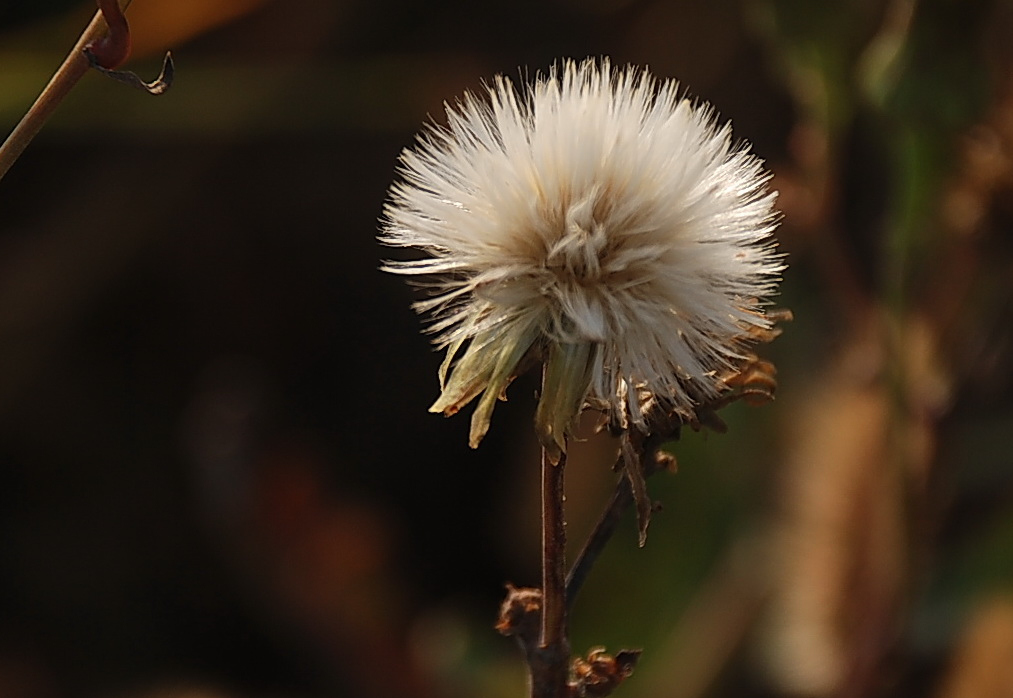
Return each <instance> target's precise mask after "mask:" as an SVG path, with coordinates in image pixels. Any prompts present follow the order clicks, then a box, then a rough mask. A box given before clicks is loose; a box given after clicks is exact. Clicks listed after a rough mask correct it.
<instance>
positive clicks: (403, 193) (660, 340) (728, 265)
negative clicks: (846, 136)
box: [380, 60, 784, 449]
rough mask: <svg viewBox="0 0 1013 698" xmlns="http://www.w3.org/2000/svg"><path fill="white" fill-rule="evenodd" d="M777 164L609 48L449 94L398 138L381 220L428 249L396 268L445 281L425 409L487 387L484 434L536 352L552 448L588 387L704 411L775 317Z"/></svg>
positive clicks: (623, 413) (451, 405) (637, 415)
mask: <svg viewBox="0 0 1013 698" xmlns="http://www.w3.org/2000/svg"><path fill="white" fill-rule="evenodd" d="M769 179H770V175H769V174H768V173H767V171H766V170H765V169H764V167H763V163H762V162H761V161H760V160H759V159H758V158H757V157H755V156H754V155H752V154H751V153H750V152H749V150H748V148H747V147H746V146H744V145H741V144H736V143H734V142H733V141H732V134H731V129H730V127H729V126H728V125H719V124H718V123H717V121H716V119H715V116H714V113H713V111H712V109H711V108H710V107H709V106H707V105H705V104H696V103H694V102H692V101H690V100H689V99H687V98H686V97H684V96H683V95H682V94H681V93H680V91H679V88H678V85H677V84H676V83H675V82H674V81H671V80H666V81H659V80H656V79H655V78H654V77H652V76H651V75H650V74H649V73H648V72H646V71H640V70H636V69H633V68H627V69H615V68H613V67H612V66H611V65H610V63H609V62H608V61H607V60H602V61H593V60H586V61H583V62H580V63H576V62H573V61H565V62H563V63H561V64H559V65H557V66H556V67H554V68H552V69H551V70H550V71H549V72H548V74H547V75H543V76H540V77H538V78H536V79H535V81H534V82H533V84H531V85H530V86H528V87H527V88H526V89H523V90H518V89H517V88H515V87H514V85H513V84H512V83H511V81H510V80H509V79H507V78H505V77H497V78H496V79H495V80H494V81H493V82H492V84H490V85H488V86H487V88H486V93H485V95H484V96H483V97H481V98H480V97H476V96H474V95H472V94H466V95H465V96H464V97H463V98H462V99H461V100H460V101H459V102H457V103H455V104H453V105H448V106H447V124H446V126H445V127H441V126H430V127H429V128H427V129H426V130H425V131H423V132H422V133H421V134H420V136H419V137H418V140H417V142H416V144H415V145H414V147H411V148H408V149H406V150H405V151H404V153H403V154H402V156H401V161H400V168H399V179H398V180H397V181H396V182H395V183H394V185H392V187H391V190H390V196H389V200H388V203H387V205H386V207H385V210H384V219H383V223H382V233H381V236H380V238H381V240H382V241H383V242H384V243H386V244H388V245H391V246H395V247H411V248H417V249H419V250H422V251H423V252H424V253H425V255H426V256H425V257H423V258H422V259H417V260H412V261H398V262H389V263H387V264H386V265H385V267H384V268H385V269H387V270H388V271H392V272H396V273H399V274H406V275H412V276H417V277H422V278H425V279H427V280H428V281H429V283H430V284H431V285H432V286H433V288H434V290H435V293H434V294H433V295H432V296H431V297H429V298H427V299H426V300H423V301H421V302H419V303H417V304H416V307H417V309H418V310H419V311H420V312H423V313H427V314H428V315H430V317H431V318H432V324H431V325H430V330H431V331H432V332H433V334H434V336H435V339H436V342H437V344H438V345H439V346H440V347H442V348H445V349H446V351H447V356H446V360H445V362H444V366H443V367H442V368H441V372H440V379H441V386H442V394H441V397H440V399H439V400H437V401H436V403H435V404H434V405H433V408H432V409H433V410H434V411H438V412H444V413H447V414H452V413H455V412H457V411H458V410H459V409H460V408H461V407H462V406H464V405H465V404H467V403H468V402H470V401H471V400H473V399H475V398H479V404H478V406H477V408H476V411H475V414H474V416H473V420H472V438H471V441H472V445H473V446H474V445H477V443H478V441H480V440H481V438H482V436H483V435H484V434H485V431H486V430H487V429H488V426H489V418H490V415H491V412H492V408H493V406H494V404H495V400H496V399H497V398H499V397H500V396H501V395H502V393H503V391H504V390H505V388H506V386H507V384H508V383H509V382H510V380H511V379H512V378H513V377H514V376H515V375H516V372H517V371H518V370H519V367H520V366H521V364H522V362H523V360H524V359H525V358H526V357H528V356H531V355H532V354H533V353H534V354H537V355H538V356H539V358H541V360H542V361H544V362H545V363H546V366H547V374H546V375H547V383H546V386H545V387H544V388H543V393H542V395H541V398H540V404H539V411H538V415H537V416H536V426H537V428H538V430H539V434H540V436H541V437H542V439H543V442H549V443H552V444H555V445H556V446H558V447H559V448H560V449H563V448H565V440H564V437H565V435H566V433H567V431H568V430H569V428H570V425H571V423H572V422H573V420H574V419H575V418H576V416H577V415H578V414H579V412H580V410H581V409H582V407H583V406H585V405H587V404H590V405H593V406H595V407H599V408H602V409H605V410H607V411H608V412H609V413H610V414H612V415H613V416H619V417H621V418H622V421H623V422H624V423H625V422H629V423H632V424H634V425H642V424H643V408H644V406H645V404H646V403H647V402H648V401H650V402H653V403H662V404H664V405H665V406H666V407H668V408H669V409H673V410H675V411H677V412H680V413H682V414H684V415H686V416H692V415H693V410H694V407H695V405H696V402H697V401H698V400H699V399H701V398H706V397H709V396H713V395H715V394H716V393H717V391H718V389H719V386H718V385H717V379H716V378H715V376H716V375H717V373H718V372H719V371H721V370H723V369H727V368H728V367H730V366H731V365H733V364H734V362H735V361H736V359H738V358H739V357H741V352H742V349H743V347H744V344H745V343H747V340H746V337H747V336H748V332H749V330H750V328H767V327H769V325H770V323H769V321H768V319H767V318H766V317H765V315H764V312H763V308H764V307H765V306H766V304H767V303H768V302H769V299H770V298H771V296H772V295H773V294H774V293H775V292H776V288H777V283H778V277H779V274H780V272H781V271H782V270H783V267H784V265H783V263H782V258H781V256H780V255H779V254H778V253H777V252H776V250H775V244H774V241H773V238H772V234H773V231H774V229H775V228H776V225H777V221H778V216H777V213H776V211H775V209H774V200H775V196H776V195H775V193H773V192H771V191H769V190H768V187H767V185H768V182H769ZM554 370H555V373H553V371H554ZM550 375H556V376H557V377H556V378H555V379H554V380H555V381H556V382H552V380H550V379H549V377H550Z"/></svg>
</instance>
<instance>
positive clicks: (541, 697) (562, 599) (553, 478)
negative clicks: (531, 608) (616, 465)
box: [531, 448, 570, 698]
mask: <svg viewBox="0 0 1013 698" xmlns="http://www.w3.org/2000/svg"><path fill="white" fill-rule="evenodd" d="M565 467H566V454H565V453H563V454H562V455H561V456H560V458H559V462H558V463H555V464H553V463H552V461H551V459H550V458H549V456H548V453H547V452H546V450H545V449H544V448H543V449H542V618H541V632H540V636H539V642H538V650H537V651H536V652H535V653H534V657H532V659H533V661H532V665H531V696H532V698H565V696H566V694H567V680H568V678H569V676H568V674H569V658H570V646H569V641H568V640H567V632H566V616H567V604H566V557H565V548H566V521H565V518H564V513H563V474H564V471H565Z"/></svg>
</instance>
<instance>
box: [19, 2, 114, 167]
mask: <svg viewBox="0 0 1013 698" xmlns="http://www.w3.org/2000/svg"><path fill="white" fill-rule="evenodd" d="M119 4H120V7H121V8H122V9H126V7H127V5H129V4H130V0H120V3H119ZM106 30H107V26H106V22H105V19H104V17H103V15H102V12H96V13H95V16H94V17H93V18H92V20H91V22H89V24H88V26H87V28H86V29H85V30H84V32H83V33H82V34H81V37H80V38H79V39H78V40H77V43H76V44H74V48H72V49H71V51H70V53H69V54H67V57H66V58H65V59H64V61H63V64H62V65H60V67H59V68H58V69H57V71H56V73H55V74H54V75H53V77H52V79H51V80H50V81H49V84H48V85H46V87H45V88H44V89H43V90H42V93H41V94H39V96H38V97H37V98H36V100H35V103H34V104H32V106H31V107H30V108H29V110H28V112H27V113H26V114H25V115H24V116H23V117H22V118H21V121H20V122H18V125H17V126H15V127H14V130H13V131H11V134H10V135H9V136H8V137H7V140H5V141H4V143H3V145H0V179H3V176H4V175H5V174H7V171H8V170H9V169H10V168H11V166H12V165H13V164H14V163H15V162H16V161H17V159H18V158H19V157H20V156H21V153H23V152H24V151H25V148H27V147H28V144H29V143H31V142H32V139H33V138H35V136H36V134H38V132H39V131H40V130H41V129H42V126H43V124H45V123H46V120H47V119H48V118H49V117H50V116H51V115H52V114H53V112H54V111H56V108H57V107H58V106H59V105H60V102H62V101H63V98H64V97H66V96H67V94H68V93H69V92H70V90H71V88H73V87H74V85H76V84H77V81H78V80H80V79H81V77H82V76H83V75H84V74H85V73H86V72H88V68H89V65H88V59H87V58H86V57H85V55H84V47H85V46H87V45H88V44H89V43H91V42H92V41H95V40H96V39H98V38H99V37H101V36H102V35H103V34H104V33H105V32H106Z"/></svg>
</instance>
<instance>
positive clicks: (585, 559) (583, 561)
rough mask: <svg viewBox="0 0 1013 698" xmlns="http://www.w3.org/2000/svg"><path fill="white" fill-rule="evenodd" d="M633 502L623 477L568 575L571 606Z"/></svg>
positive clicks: (626, 480)
mask: <svg viewBox="0 0 1013 698" xmlns="http://www.w3.org/2000/svg"><path fill="white" fill-rule="evenodd" d="M632 503H633V490H632V489H631V488H630V481H629V478H626V477H622V478H620V479H619V482H617V483H616V490H615V492H613V493H612V499H610V500H609V503H608V506H606V507H605V511H603V512H602V515H601V518H600V519H598V523H597V524H596V525H595V527H594V530H593V531H592V532H591V535H590V536H589V537H588V539H587V541H586V542H585V543H584V547H583V548H581V551H580V553H579V554H578V555H577V559H576V560H574V562H573V567H571V568H570V573H569V574H568V575H567V576H566V602H567V604H568V607H569V608H573V602H574V600H575V599H576V598H577V594H579V593H580V589H581V587H582V586H584V581H585V580H586V579H587V576H588V574H590V572H591V568H592V567H593V566H594V563H595V562H596V561H597V560H598V556H599V555H601V553H602V551H603V550H605V545H606V544H607V543H608V542H609V540H610V539H611V538H612V535H613V534H614V533H615V531H616V528H617V527H618V526H619V521H620V519H621V518H622V516H623V513H624V512H625V511H626V509H627V508H629V506H630V504H632Z"/></svg>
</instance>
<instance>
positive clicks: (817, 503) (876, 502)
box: [0, 0, 1013, 698]
mask: <svg viewBox="0 0 1013 698" xmlns="http://www.w3.org/2000/svg"><path fill="white" fill-rule="evenodd" d="M93 12H94V6H93V5H91V4H90V3H88V2H78V1H76V0H74V1H71V0H34V1H33V2H14V1H13V0H7V1H6V2H5V3H4V4H3V5H2V7H0V125H2V130H3V131H4V133H6V132H8V131H9V130H10V129H11V128H13V126H14V124H15V123H16V122H17V120H18V119H19V118H20V117H21V115H22V114H23V113H24V111H25V110H26V109H27V107H28V106H29V104H30V103H31V101H32V100H33V99H34V98H35V96H36V95H37V94H38V92H39V90H40V89H41V88H42V86H43V85H44V84H45V82H46V81H47V80H48V78H49V76H50V75H51V73H52V72H53V70H55V68H56V67H57V66H58V65H59V63H60V62H61V61H62V59H63V57H64V55H65V54H66V52H67V51H68V50H69V48H70V47H71V46H72V45H73V43H74V41H75V40H76V38H77V36H78V34H79V33H80V31H81V29H83V27H84V26H85V25H86V24H87V22H88V20H89V18H90V17H91V15H92V14H93ZM128 18H129V19H130V21H131V26H132V30H133V38H134V46H135V52H134V56H133V58H132V60H131V61H130V63H128V65H127V66H125V67H126V68H128V69H131V70H136V71H137V72H139V73H140V74H141V75H142V77H144V78H146V79H151V78H153V77H154V75H155V74H157V72H158V66H159V62H160V58H161V54H162V53H163V52H164V51H165V50H166V49H169V48H171V49H172V50H173V52H174V56H175V58H176V62H177V80H176V84H175V86H174V87H173V88H172V89H171V90H170V91H169V92H168V93H167V94H166V95H165V96H163V97H158V98H153V97H149V96H147V95H145V94H143V93H140V92H135V91H131V90H129V89H127V88H125V87H123V86H122V85H119V84H117V83H114V82H113V81H110V80H107V79H105V78H104V77H102V76H100V75H98V74H90V75H87V76H86V77H85V79H84V80H82V82H81V83H80V84H79V85H78V86H77V88H76V89H75V90H74V92H73V93H72V94H71V95H70V97H69V98H68V99H67V100H66V101H65V102H64V103H63V105H62V106H61V108H60V110H59V112H58V113H57V115H56V117H55V118H54V119H53V120H52V121H51V122H50V123H49V125H48V126H47V127H46V129H45V130H44V131H43V132H42V134H41V135H40V136H39V137H38V138H37V140H36V141H35V142H34V143H33V144H32V145H31V147H30V148H29V150H28V151H27V152H26V153H25V155H24V156H23V157H22V159H21V160H20V161H19V162H18V163H17V164H16V165H15V167H14V168H13V169H12V170H11V172H10V173H9V174H8V175H7V176H6V177H5V178H4V179H3V181H0V696H3V697H4V698H8V697H9V698H63V697H64V696H66V697H71V696H74V697H78V696H85V697H90V696H95V697H102V698H106V697H109V698H113V697H126V696H130V697H133V696H139V697H155V696H158V697H164V698H168V697H193V698H197V697H200V698H245V697H250V698H260V697H290V698H304V697H305V698H311V697H317V696H336V697H347V698H393V697H394V696H397V697H399V698H473V697H476V696H481V697H483V698H484V697H488V698H499V697H502V698H508V697H517V696H522V695H524V691H525V689H524V683H525V669H524V666H523V664H522V662H521V658H520V654H519V652H518V651H517V650H516V648H515V647H514V645H513V643H512V641H510V640H509V639H507V638H503V637H500V636H499V635H497V634H496V633H495V631H494V630H493V629H492V624H493V622H494V620H495V617H496V614H497V609H498V605H499V602H500V601H501V599H502V596H503V591H504V586H503V585H504V583H505V582H508V581H509V582H513V583H515V584H519V585H537V583H538V580H539V572H538V544H537V531H538V519H537V516H538V514H537V484H538V474H537V466H536V463H537V457H538V452H537V446H536V445H535V444H534V443H533V442H532V440H531V438H530V435H529V432H530V427H529V425H530V420H531V416H532V408H533V400H532V399H531V395H533V392H534V389H535V384H534V382H533V381H532V380H530V379H528V380H520V381H518V383H517V385H515V386H514V387H513V388H512V389H511V401H510V402H509V403H507V404H505V405H503V406H502V407H500V408H498V409H497V413H496V420H495V421H494V424H493V428H492V431H491V432H490V434H489V436H488V437H487V438H486V440H485V442H484V443H483V445H482V448H481V449H480V450H479V451H475V452H473V451H470V450H469V449H468V448H467V447H466V431H467V428H468V423H467V418H465V417H460V418H458V419H451V420H443V419H441V418H439V417H436V416H433V415H430V414H428V413H427V412H426V408H427V407H428V405H429V404H430V403H431V402H432V400H433V399H434V398H435V396H436V394H437V387H438V386H437V380H436V368H437V366H438V364H439V360H440V357H439V356H438V355H437V354H435V353H434V352H433V351H432V349H431V347H430V346H429V345H428V342H427V339H426V338H425V337H424V336H423V335H421V334H420V332H419V330H420V328H421V322H420V320H419V319H418V318H417V317H416V316H415V315H414V314H413V313H412V311H411V310H410V308H409V306H410V303H411V301H412V299H413V297H414V296H413V292H412V290H411V289H409V288H408V287H407V286H406V285H405V284H404V283H403V282H402V280H401V279H398V278H394V277H390V276H386V275H383V274H381V273H380V272H379V271H378V270H377V267H378V265H379V263H380V260H381V259H382V258H384V257H385V256H387V255H388V251H386V250H383V249H381V248H380V247H379V246H378V245H377V243H376V242H375V238H374V236H375V233H376V229H377V219H378V217H379V216H380V214H381V209H382V205H383V202H384V198H385V195H386V189H387V187H388V186H389V183H390V181H391V180H392V178H393V173H394V168H395V164H396V159H397V156H398V153H399V152H400V150H401V149H402V148H404V147H405V146H407V145H409V144H410V143H411V142H412V139H413V136H414V133H415V132H416V131H417V130H418V128H419V127H420V126H421V124H422V123H423V122H425V121H426V120H428V119H430V118H433V119H436V120H437V121H439V120H440V119H441V118H442V114H443V106H442V105H443V102H444V100H450V101H452V100H454V99H455V98H456V97H457V96H459V95H461V94H462V92H463V91H465V90H481V86H482V81H483V80H484V79H485V80H487V79H489V78H490V77H491V76H493V75H495V74H496V73H505V74H507V75H510V76H514V77H519V76H521V75H526V74H533V73H534V72H536V71H539V70H544V69H545V68H546V67H547V66H548V65H550V64H551V63H552V62H553V61H554V60H555V59H557V58H560V57H566V56H571V57H575V58H583V57H585V56H589V55H590V56H599V55H608V56H611V57H612V59H613V61H614V62H615V63H617V64H625V63H634V64H638V65H642V64H646V65H648V66H649V67H650V68H651V70H652V71H653V72H654V73H656V74H657V75H659V76H663V77H677V78H678V79H679V80H680V81H681V82H682V84H683V86H684V87H685V88H686V89H687V90H689V91H690V92H691V94H693V95H695V96H697V97H699V98H700V99H704V100H707V101H710V102H712V103H713V104H714V105H715V107H716V108H717V110H718V111H719V112H720V115H721V118H722V119H731V120H732V122H733V123H734V126H735V134H736V137H737V138H741V139H744V140H748V141H749V142H751V143H752V144H753V148H754V150H755V152H757V153H758V154H759V155H760V156H761V157H763V158H764V159H766V160H767V162H768V164H769V166H770V167H771V168H772V169H773V170H774V172H775V186H776V187H777V188H778V189H779V190H780V192H781V194H780V206H781V208H782V210H783V211H784V224H783V225H782V227H781V230H780V233H779V237H780V240H781V244H782V247H783V249H784V250H785V251H786V252H787V253H788V255H789V261H790V264H791V268H790V269H789V270H788V272H787V273H786V274H785V280H784V285H783V292H782V297H781V303H782V305H783V306H785V307H789V308H791V309H793V310H794V313H795V317H796V321H795V322H794V323H793V324H791V325H788V326H786V328H785V329H786V331H785V334H784V336H782V337H781V338H780V339H778V340H777V341H776V342H775V343H774V344H772V345H769V346H765V347H762V348H761V350H760V352H761V354H762V355H763V356H764V358H768V359H771V360H773V361H774V362H776V364H777V366H778V368H779V371H780V373H779V378H780V390H779V393H778V399H777V401H776V402H775V403H773V404H770V405H766V406H763V407H759V408H755V407H747V406H745V405H733V406H731V407H729V408H728V409H726V410H725V411H724V412H723V413H722V416H723V417H724V419H725V420H726V421H727V422H728V424H729V432H728V433H727V434H724V435H721V434H714V433H710V434H695V433H687V434H685V435H684V436H683V439H682V440H681V441H680V442H678V443H674V444H672V445H671V451H672V452H673V453H674V454H675V455H676V458H677V459H678V463H679V469H678V472H677V473H676V474H670V473H661V474H659V475H656V476H655V477H654V478H652V480H651V482H650V483H649V486H650V490H651V494H652V496H653V497H654V498H655V499H658V500H660V501H661V502H662V503H663V504H664V510H663V511H662V512H660V513H658V514H657V515H655V517H654V520H653V523H652V527H651V533H650V538H649V540H648V543H647V546H646V547H645V548H644V549H642V550H640V549H637V547H636V532H635V526H634V524H633V521H632V520H631V519H630V520H626V521H624V524H623V527H622V529H621V530H620V531H619V534H618V535H617V536H616V538H615V539H614V541H613V542H612V544H611V546H610V548H609V549H608V550H607V552H606V554H605V555H604V556H603V558H602V559H601V561H600V563H599V566H598V568H596V570H595V572H594V574H593V575H592V577H591V580H590V582H589V584H588V586H587V587H586V588H585V590H584V592H583V594H582V596H581V597H580V599H579V600H578V602H577V605H576V608H575V610H574V614H573V618H572V631H573V636H572V642H573V648H574V651H575V653H581V654H583V653H585V652H586V651H587V650H588V649H590V648H592V647H594V646H606V647H607V648H608V649H609V650H610V651H613V652H614V651H617V650H619V649H622V648H636V647H643V648H645V649H646V652H645V654H644V657H643V660H642V662H641V665H640V667H639V668H638V670H637V673H636V674H635V675H634V677H633V678H632V679H631V680H630V681H629V682H628V683H626V684H625V685H623V686H622V687H621V688H620V689H619V691H618V692H617V693H616V694H615V695H617V696H620V695H621V696H626V697H628V698H691V697H697V696H700V697H702V696H712V697H720V696H755V697H769V698H775V697H781V696H785V697H791V696H812V697H814V698H822V697H838V696H839V697H841V698H844V697H854V698H864V697H873V696H931V697H934V698H957V697H961V698H962V697H972V696H973V697H974V698H991V697H993V696H995V697H997V698H998V697H1004V698H1009V697H1010V696H1013V455H1011V454H1013V447H1011V439H1013V437H1011V430H1013V365H1011V360H1013V353H1011V349H1013V346H1011V344H1013V234H1011V232H1013V50H1011V45H1010V44H1011V42H1010V37H1011V36H1013V3H1010V2H1009V1H1008V0H924V1H922V2H915V1H914V0H852V1H851V2H840V3H829V2H827V3H822V2H812V1H811V0H686V1H683V2H677V1H674V0H586V1H581V0H549V1H546V0H538V1H534V0H521V1H520V2H515V3H513V4H511V5H497V4H492V3H491V4H481V3H474V2H464V1H463V0H441V1H439V2H431V3H415V2H406V1H405V0H370V1H369V2H366V1H365V0H347V1H345V2H342V1H340V0H286V1H285V2H278V1H272V0H215V1H214V2H208V1H207V0H136V1H135V2H134V3H133V5H132V6H131V8H130V10H129V12H128ZM576 451H577V453H576V454H575V455H574V456H573V457H572V459H571V465H570V468H569V470H568V476H569V480H568V490H569V497H568V514H569V517H570V526H569V535H570V539H571V542H573V543H574V544H577V543H579V542H580V540H581V539H582V538H583V537H584V536H586V535H587V532H588V531H589V530H590V528H591V527H592V525H593V523H594V521H595V519H596V517H597V515H598V512H599V511H600V510H601V508H602V507H603V506H604V503H605V501H606V500H607V498H608V496H609V494H610V492H611V490H612V487H613V485H614V479H615V476H614V475H613V473H612V472H611V471H610V467H609V466H610V465H611V462H612V459H613V457H614V444H612V443H609V442H608V441H607V440H602V439H597V440H596V439H589V440H588V441H587V442H584V443H581V444H578V446H577V448H576Z"/></svg>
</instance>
